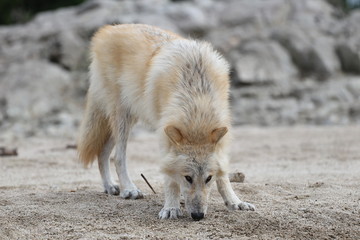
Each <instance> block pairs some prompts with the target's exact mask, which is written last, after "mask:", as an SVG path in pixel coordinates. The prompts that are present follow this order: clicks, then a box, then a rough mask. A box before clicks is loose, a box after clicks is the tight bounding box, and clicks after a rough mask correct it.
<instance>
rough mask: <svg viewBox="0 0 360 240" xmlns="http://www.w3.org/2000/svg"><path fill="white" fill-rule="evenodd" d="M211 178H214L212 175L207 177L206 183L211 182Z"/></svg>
mask: <svg viewBox="0 0 360 240" xmlns="http://www.w3.org/2000/svg"><path fill="white" fill-rule="evenodd" d="M211 178H212V176H211V175H210V176H208V177H207V179H206V181H205V183H208V182H210V180H211Z"/></svg>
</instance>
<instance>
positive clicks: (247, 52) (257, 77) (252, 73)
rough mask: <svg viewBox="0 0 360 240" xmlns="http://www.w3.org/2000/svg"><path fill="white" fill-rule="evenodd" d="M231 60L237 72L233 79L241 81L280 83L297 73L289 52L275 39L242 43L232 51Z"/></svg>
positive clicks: (247, 82) (290, 78)
mask: <svg viewBox="0 0 360 240" xmlns="http://www.w3.org/2000/svg"><path fill="white" fill-rule="evenodd" d="M230 60H231V62H233V63H234V70H235V74H236V75H235V76H234V77H235V79H233V80H235V81H237V82H239V83H245V84H258V83H280V82H282V81H291V80H292V79H293V78H294V77H295V76H296V74H297V71H296V69H295V68H294V66H293V64H292V62H291V59H290V57H289V55H288V54H287V52H286V51H285V50H284V49H283V48H282V47H281V46H280V45H279V44H277V43H276V42H274V41H269V40H265V41H263V40H262V41H261V40H254V41H247V42H245V43H242V44H240V46H239V47H238V48H237V49H234V50H233V51H232V52H231V53H230ZM235 84H236V82H235Z"/></svg>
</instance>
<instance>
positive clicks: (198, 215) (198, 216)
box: [191, 213, 204, 221]
mask: <svg viewBox="0 0 360 240" xmlns="http://www.w3.org/2000/svg"><path fill="white" fill-rule="evenodd" d="M191 217H192V219H194V220H195V221H199V220H201V219H203V218H204V213H191Z"/></svg>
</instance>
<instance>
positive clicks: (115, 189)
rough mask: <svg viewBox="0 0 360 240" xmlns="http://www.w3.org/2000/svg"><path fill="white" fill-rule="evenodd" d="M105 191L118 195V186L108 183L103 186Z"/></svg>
mask: <svg viewBox="0 0 360 240" xmlns="http://www.w3.org/2000/svg"><path fill="white" fill-rule="evenodd" d="M105 193H107V194H110V195H119V194H120V188H119V186H118V185H109V186H107V187H105Z"/></svg>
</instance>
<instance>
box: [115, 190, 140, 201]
mask: <svg viewBox="0 0 360 240" xmlns="http://www.w3.org/2000/svg"><path fill="white" fill-rule="evenodd" d="M120 197H121V198H124V199H140V198H144V195H143V193H142V192H141V191H140V190H139V189H124V190H123V191H121V194H120Z"/></svg>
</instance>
